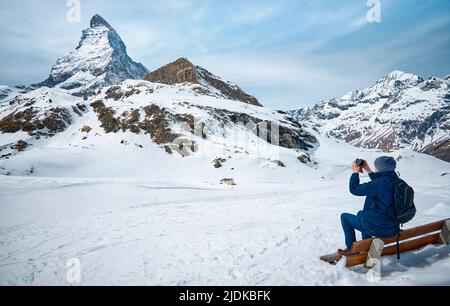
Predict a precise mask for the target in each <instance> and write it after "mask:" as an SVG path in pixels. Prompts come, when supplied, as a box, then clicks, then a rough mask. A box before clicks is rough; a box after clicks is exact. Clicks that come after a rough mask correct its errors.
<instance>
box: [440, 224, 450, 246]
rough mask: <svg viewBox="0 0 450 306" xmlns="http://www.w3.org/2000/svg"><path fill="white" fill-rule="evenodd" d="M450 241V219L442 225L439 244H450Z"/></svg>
mask: <svg viewBox="0 0 450 306" xmlns="http://www.w3.org/2000/svg"><path fill="white" fill-rule="evenodd" d="M449 243H450V220H447V221H445V223H444V226H443V227H442V230H441V234H440V236H439V244H447V245H448V244H449Z"/></svg>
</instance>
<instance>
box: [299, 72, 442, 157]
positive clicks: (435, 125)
mask: <svg viewBox="0 0 450 306" xmlns="http://www.w3.org/2000/svg"><path fill="white" fill-rule="evenodd" d="M449 113H450V82H449V80H446V79H439V78H430V79H429V80H426V81H424V80H423V79H422V78H420V77H418V76H416V75H413V74H408V73H404V72H400V71H394V72H392V73H391V74H389V75H388V76H386V77H384V78H382V79H380V80H379V81H378V82H377V83H376V84H375V85H373V86H371V87H369V88H367V89H364V90H362V91H358V90H357V91H353V92H350V93H348V94H346V95H345V96H344V97H342V98H340V99H332V100H329V101H324V102H320V103H318V104H317V105H316V106H315V107H313V108H312V109H306V110H305V109H302V110H299V111H296V112H294V114H295V115H296V116H297V117H298V119H299V120H305V121H308V122H310V123H311V124H312V125H313V126H315V128H316V129H318V130H320V131H321V132H322V133H325V134H327V135H329V136H331V137H334V138H336V139H339V140H344V141H345V142H347V143H350V144H353V145H355V146H358V147H364V148H376V149H381V150H383V151H390V150H396V149H399V148H410V149H412V150H415V151H418V152H423V153H426V154H430V155H433V156H436V157H438V158H440V159H443V160H446V161H450V121H449V119H450V115H449Z"/></svg>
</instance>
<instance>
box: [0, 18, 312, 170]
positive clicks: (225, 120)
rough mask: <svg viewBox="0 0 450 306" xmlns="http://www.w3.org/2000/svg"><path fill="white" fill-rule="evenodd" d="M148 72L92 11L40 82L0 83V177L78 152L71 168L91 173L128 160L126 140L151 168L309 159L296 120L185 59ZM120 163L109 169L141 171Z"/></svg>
mask: <svg viewBox="0 0 450 306" xmlns="http://www.w3.org/2000/svg"><path fill="white" fill-rule="evenodd" d="M146 73H147V70H146V69H145V68H144V67H143V66H141V65H139V64H135V63H134V62H133V61H131V59H130V58H129V57H128V56H127V55H126V47H125V45H124V43H123V42H122V40H121V39H120V38H119V36H118V35H117V33H116V32H115V31H114V30H113V28H112V27H111V26H110V25H109V24H108V23H107V22H106V21H105V20H104V19H103V18H101V17H100V16H98V15H96V16H94V17H93V18H92V20H91V25H90V28H89V29H87V30H85V31H84V33H83V38H82V40H81V42H80V45H79V47H78V48H77V50H76V51H74V52H72V53H71V54H70V55H68V56H66V57H64V58H62V59H60V60H58V63H57V65H55V66H54V67H53V68H52V73H51V76H50V78H49V79H48V80H47V81H46V82H45V83H42V84H39V86H34V87H31V88H27V90H24V91H22V92H18V91H13V90H12V89H11V88H8V87H4V88H3V87H2V88H1V89H2V92H4V95H3V100H2V102H1V103H0V132H1V133H0V173H3V174H10V175H24V174H36V173H40V174H43V173H47V174H48V175H51V173H48V172H46V171H48V169H54V168H57V167H53V166H50V167H49V164H52V163H57V164H61V163H64V162H67V158H68V156H74V154H75V155H77V154H81V153H80V152H79V150H78V148H83V150H82V152H83V154H82V155H83V156H85V158H83V159H82V161H81V162H80V164H78V166H77V168H83V167H85V166H86V168H87V169H95V167H93V165H98V164H108V163H109V164H110V165H111V164H112V163H114V164H115V163H116V161H117V160H116V158H114V159H112V160H111V159H107V158H105V156H115V154H119V152H121V154H122V156H121V159H124V158H125V157H124V155H127V154H129V155H130V156H134V155H135V154H136V152H135V151H133V150H132V151H127V150H124V149H123V148H124V147H127V146H129V145H130V146H133V147H137V148H138V149H139V150H142V152H144V153H145V155H146V156H148V157H150V156H151V157H152V158H151V159H149V160H147V161H146V163H147V164H148V165H149V166H150V167H151V166H152V165H151V164H152V163H158V162H157V161H158V160H166V159H170V158H172V161H171V162H167V161H165V162H161V164H177V162H179V161H177V162H175V161H174V160H178V158H180V157H188V156H190V157H199V161H198V164H197V165H196V167H198V168H202V166H201V165H200V164H203V166H204V167H206V169H210V168H213V166H214V167H215V168H216V169H217V168H220V166H221V164H223V163H225V162H226V161H227V160H230V159H232V158H236V157H238V158H239V157H248V156H250V157H251V158H256V159H259V158H262V160H263V161H264V163H267V162H268V163H269V166H270V165H272V164H273V165H278V166H280V167H282V165H284V163H283V161H280V160H277V159H276V158H277V156H278V155H279V154H278V153H279V151H280V150H281V151H283V152H285V153H286V152H287V153H286V154H287V156H289V157H288V158H292V159H293V160H294V161H295V162H296V163H298V164H300V165H302V164H312V158H311V155H310V153H311V152H312V149H313V148H315V144H316V142H317V141H316V138H315V137H314V136H313V135H311V134H310V133H309V132H308V131H306V130H305V129H304V128H303V127H302V126H301V124H299V123H298V121H296V120H295V119H294V118H293V116H291V115H289V114H288V113H285V112H282V111H273V110H271V109H268V108H265V107H263V106H262V105H261V104H260V103H259V102H258V100H257V99H256V98H254V97H253V96H250V95H248V94H246V93H245V92H243V91H242V90H241V89H240V88H239V87H238V86H237V85H234V84H232V83H230V82H226V81H223V80H222V79H221V78H220V77H218V76H215V75H213V74H212V73H210V72H208V71H207V70H206V69H204V68H201V67H198V66H194V65H193V64H191V63H190V62H189V61H188V60H187V59H184V58H183V59H180V60H178V61H176V62H175V63H171V64H169V65H166V66H164V67H162V68H160V69H158V70H156V71H155V72H152V73H149V74H147V76H146V80H143V79H142V78H143V77H144V74H146ZM138 78H141V79H140V80H133V79H138ZM123 79H126V80H123ZM108 84H109V85H108ZM93 88H95V89H96V90H95V91H89V94H86V90H89V89H93ZM80 90H81V92H80ZM12 92H14V93H15V94H11V93H12ZM80 93H84V94H80ZM55 148H58V150H57V151H56V152H57V153H55V151H54V149H55ZM112 151H113V152H115V154H112V153H111V152H112ZM169 156H171V157H169ZM181 160H183V159H181ZM44 165H45V166H44ZM87 165H90V166H87ZM127 165H128V167H126V169H120V170H118V169H117V168H116V171H117V172H115V175H123V174H124V173H129V174H130V175H131V173H134V174H135V173H136V171H138V170H142V169H144V168H145V167H143V165H142V164H139V165H137V164H135V163H134V162H133V161H130V163H127ZM177 167H178V168H180V165H178V166H177ZM181 167H183V166H181ZM184 167H186V169H188V168H189V169H190V168H192V165H190V164H188V163H185V164H184ZM30 169H32V170H30ZM109 169H111V167H110V166H109ZM60 171H67V172H66V173H65V175H69V173H70V171H69V169H68V168H67V167H62V168H61V169H60ZM121 171H122V172H121ZM102 172H103V173H105V172H104V170H103V171H102ZM95 173H97V174H98V172H95ZM91 174H92V173H91Z"/></svg>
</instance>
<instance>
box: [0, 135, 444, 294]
mask: <svg viewBox="0 0 450 306" xmlns="http://www.w3.org/2000/svg"><path fill="white" fill-rule="evenodd" d="M115 140H117V139H112V140H111V143H114V142H115ZM320 142H321V147H320V148H319V149H318V150H317V152H316V156H317V158H318V159H319V160H320V163H319V167H318V168H317V169H314V168H311V167H307V166H302V165H299V164H298V163H297V161H296V160H295V157H294V156H289V151H286V152H283V153H282V154H281V156H280V158H281V159H282V160H283V161H284V162H285V163H286V168H280V167H273V168H271V167H266V165H265V163H264V160H262V159H254V158H248V157H247V158H235V159H232V160H231V162H229V163H228V162H227V163H226V166H225V167H224V168H221V169H218V170H217V169H212V168H209V167H203V164H202V163H201V162H199V159H200V157H198V158H188V159H187V160H185V161H184V162H186V163H187V164H189V165H190V166H192V167H183V166H182V163H181V162H179V160H178V159H174V158H172V157H171V156H167V158H166V159H164V160H163V159H160V157H158V156H159V155H156V154H155V155H152V154H151V153H150V152H149V151H147V152H146V153H149V154H144V153H143V152H142V151H141V150H138V149H136V148H135V147H134V146H128V147H124V148H123V149H122V150H121V151H118V152H117V151H106V150H105V151H103V152H98V154H99V155H100V154H102V157H103V160H104V163H105V164H104V165H102V163H98V164H97V165H92V166H95V167H96V168H97V169H98V170H99V171H100V172H99V173H104V174H105V176H104V177H100V178H99V177H92V176H88V175H89V174H93V172H94V171H93V170H92V169H88V168H86V167H83V166H82V165H83V164H84V163H83V162H82V161H83V159H84V158H86V157H87V156H88V155H87V154H84V153H83V151H82V149H81V148H79V149H78V150H77V149H74V150H73V153H72V154H70V155H68V156H67V158H66V160H65V162H64V163H63V161H61V164H60V165H56V161H48V163H49V164H48V165H47V166H48V167H47V170H46V172H45V173H44V174H45V175H46V176H47V177H38V176H35V177H5V176H0V237H1V241H2V248H1V249H0V284H2V285H5V284H10V285H17V284H33V285H43V284H54V285H68V284H69V282H68V281H67V279H66V273H67V271H68V268H67V266H66V263H67V261H68V260H69V259H71V258H77V259H79V260H80V263H81V269H82V270H81V271H82V273H81V284H82V285H98V284H102V285H136V284H142V285H408V284H422V285H429V284H435V285H443V284H446V285H448V284H450V277H449V276H450V257H449V255H448V254H449V252H450V247H448V246H447V247H445V246H443V247H442V246H441V247H434V246H433V247H428V248H426V249H424V250H421V251H416V252H412V253H409V254H405V255H403V256H402V259H401V261H400V263H397V261H396V259H395V256H394V257H386V258H383V260H382V267H381V278H380V277H379V275H378V274H370V273H369V274H367V270H364V269H362V268H359V267H357V268H354V269H352V270H348V269H346V268H345V267H344V263H343V262H342V263H340V264H339V265H338V266H337V267H332V266H330V265H328V264H325V263H323V262H321V261H320V260H319V256H320V255H323V254H325V253H329V252H331V251H334V250H336V249H337V248H338V247H342V245H343V234H342V232H341V229H340V225H339V215H340V213H342V212H356V211H357V210H358V209H360V208H361V207H362V201H363V199H362V198H355V197H352V196H351V195H350V194H349V193H348V191H347V188H348V187H347V184H348V181H347V180H348V177H349V175H350V166H349V162H350V161H351V160H352V159H353V158H355V156H358V157H363V158H367V159H368V160H373V159H374V158H375V157H376V156H378V153H376V152H374V151H370V150H365V149H357V150H356V151H355V149H354V148H353V147H351V146H347V145H345V144H341V143H336V142H334V141H331V140H329V139H327V138H325V137H321V138H320ZM45 150H47V151H44V152H42V153H41V154H45V155H47V156H51V157H52V158H53V157H55V158H56V159H57V158H58V155H59V154H63V153H59V150H61V148H59V147H56V146H55V147H54V148H53V150H52V151H49V150H50V149H49V148H46V149H45ZM63 152H64V151H63ZM126 152H128V155H125V153H126ZM131 152H133V154H132V155H131V154H130V153H131ZM331 152H332V154H331ZM64 153H67V151H66V152H64ZM37 154H38V153H37V152H36V155H37ZM52 154H54V155H52ZM398 154H401V155H402V156H403V159H401V160H400V162H399V171H400V172H401V173H402V177H403V178H405V179H407V180H408V182H409V183H410V184H411V185H413V186H414V187H415V189H416V191H417V201H416V202H417V206H418V209H419V213H418V216H417V217H416V219H415V220H414V221H413V222H412V223H411V224H410V225H408V226H414V225H419V224H423V223H427V222H432V221H436V220H439V219H442V218H445V217H448V216H450V193H449V190H448V183H449V177H448V176H441V175H442V174H443V173H444V172H447V173H449V172H450V166H449V164H448V163H445V162H443V161H439V160H437V159H434V158H432V157H429V156H425V155H422V154H418V153H414V152H412V151H409V150H402V151H401V152H399V153H398ZM393 156H394V157H398V155H397V154H395V155H393ZM155 157H156V158H157V160H154V158H155ZM111 161H114V165H115V167H116V168H119V169H111V168H109V167H108V166H107V165H108V164H111ZM172 163H175V164H174V165H172V166H169V165H171V164H172ZM147 164H148V165H147ZM50 165H52V166H53V168H51V167H50ZM135 165H138V166H142V167H144V168H145V169H146V170H147V171H142V172H138V173H137V175H145V177H141V178H135V177H133V178H131V177H127V175H126V174H125V175H124V176H121V177H108V176H109V175H110V174H111V173H112V172H114V174H117V173H118V172H120V171H124V170H126V169H127V168H132V169H133V168H134V167H135ZM149 165H152V166H151V167H150V166H149ZM418 165H420V166H418ZM80 166H81V167H80ZM168 166H169V168H167V167H168ZM64 167H67V168H70V169H66V170H65V171H68V172H66V173H70V172H72V173H73V174H74V173H77V174H79V175H83V174H84V175H86V176H84V177H77V178H75V177H59V175H60V174H62V172H64V171H63V170H61V169H62V168H64ZM232 168H234V169H235V170H232ZM108 169H109V170H108ZM115 170H118V171H117V172H115ZM103 171H104V172H103ZM217 171H218V172H217ZM125 173H126V171H125ZM231 174H232V175H233V177H235V178H236V179H237V182H238V185H237V186H234V187H224V186H220V185H219V184H218V179H219V178H221V177H223V176H224V175H231ZM49 176H51V177H49ZM364 180H367V178H364Z"/></svg>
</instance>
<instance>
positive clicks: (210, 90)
mask: <svg viewBox="0 0 450 306" xmlns="http://www.w3.org/2000/svg"><path fill="white" fill-rule="evenodd" d="M145 79H146V80H148V81H150V82H156V83H163V84H168V85H174V84H182V83H192V84H199V85H203V87H205V88H206V89H207V90H206V91H205V89H204V88H200V87H199V88H198V90H199V93H201V94H207V95H211V96H217V97H223V98H226V99H230V100H236V101H241V102H244V103H248V104H252V105H256V106H262V105H261V104H260V103H259V101H258V100H257V99H256V98H255V97H253V96H251V95H249V94H247V93H245V92H244V91H243V90H242V89H241V88H239V86H237V85H236V84H233V83H231V82H227V81H224V80H222V79H221V78H220V77H218V76H216V75H214V74H212V73H210V72H209V71H208V70H206V69H204V68H202V67H200V66H196V65H194V64H192V63H191V62H190V61H189V60H188V59H186V58H180V59H178V60H176V61H175V62H173V63H170V64H168V65H166V66H164V67H161V68H160V69H158V70H156V71H153V72H152V73H149V74H148V75H146V76H145Z"/></svg>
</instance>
